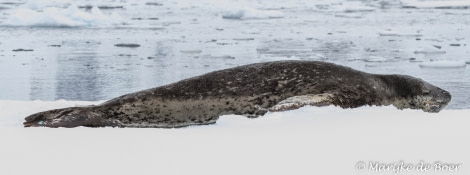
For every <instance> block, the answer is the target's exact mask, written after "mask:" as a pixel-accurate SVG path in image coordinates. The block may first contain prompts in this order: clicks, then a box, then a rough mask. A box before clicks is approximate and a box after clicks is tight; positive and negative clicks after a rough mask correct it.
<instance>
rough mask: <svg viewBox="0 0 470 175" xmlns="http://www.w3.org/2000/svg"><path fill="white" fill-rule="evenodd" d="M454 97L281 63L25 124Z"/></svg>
mask: <svg viewBox="0 0 470 175" xmlns="http://www.w3.org/2000/svg"><path fill="white" fill-rule="evenodd" d="M450 100H451V95H450V93H449V92H447V91H445V90H443V89H441V88H438V87H436V86H433V85H431V84H429V83H427V82H425V81H423V80H421V79H418V78H414V77H411V76H406V75H380V74H370V73H365V72H361V71H357V70H354V69H351V68H349V67H345V66H340V65H336V64H333V63H326V62H318V61H275V62H265V63H256V64H250V65H244V66H239V67H234V68H229V69H224V70H219V71H214V72H211V73H207V74H204V75H201V76H196V77H193V78H189V79H185V80H181V81H178V82H176V83H172V84H168V85H165V86H160V87H156V88H152V89H147V90H143V91H139V92H135V93H130V94H127V95H123V96H120V97H117V98H114V99H111V100H109V101H107V102H104V103H102V104H100V105H96V106H87V107H69V108H64V109H54V110H50V111H45V112H40V113H36V114H33V115H31V116H28V117H26V118H25V120H26V122H24V126H25V127H36V126H44V127H77V126H88V127H105V126H111V127H156V128H177V127H185V126H190V125H206V124H213V123H215V122H216V120H217V119H218V118H219V116H221V115H227V114H238V115H246V116H248V117H257V116H261V115H264V114H265V113H266V112H268V111H271V112H276V111H285V110H292V109H297V108H300V107H302V106H306V105H314V106H324V105H335V106H340V107H342V108H355V107H359V106H364V105H376V106H382V105H394V106H395V107H397V108H398V109H404V108H411V109H421V110H423V111H425V112H439V111H440V110H441V109H442V108H444V107H445V106H446V105H447V104H448V103H449V101H450Z"/></svg>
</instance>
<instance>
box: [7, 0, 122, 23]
mask: <svg viewBox="0 0 470 175" xmlns="http://www.w3.org/2000/svg"><path fill="white" fill-rule="evenodd" d="M37 9H40V10H37ZM121 22H122V18H121V17H120V16H119V15H118V14H117V13H112V14H111V15H104V14H103V13H102V12H101V10H100V9H99V8H98V7H96V6H94V7H93V8H92V9H91V12H85V11H82V10H79V9H78V8H77V6H75V5H70V6H69V7H67V8H58V7H45V8H44V9H42V8H39V7H37V6H36V5H32V4H29V3H28V4H26V5H25V8H19V9H17V10H16V11H15V12H14V13H13V14H12V15H11V16H10V17H9V18H8V19H7V20H5V22H3V23H1V24H0V25H2V26H23V27H97V26H109V25H113V24H118V23H121Z"/></svg>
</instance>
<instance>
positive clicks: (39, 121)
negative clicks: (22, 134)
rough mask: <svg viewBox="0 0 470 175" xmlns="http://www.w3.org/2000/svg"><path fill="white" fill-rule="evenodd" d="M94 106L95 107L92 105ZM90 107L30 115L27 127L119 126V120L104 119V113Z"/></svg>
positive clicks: (25, 124) (27, 119)
mask: <svg viewBox="0 0 470 175" xmlns="http://www.w3.org/2000/svg"><path fill="white" fill-rule="evenodd" d="M91 108H93V107H91ZM91 108H90V107H70V108H64V109H54V110H50V111H44V112H40V113H36V114H33V115H30V116H28V117H26V118H25V120H26V122H24V126H25V127H37V126H43V127H51V128H57V127H66V128H73V127H77V126H88V127H105V126H112V127H115V126H119V125H120V123H119V121H118V120H112V119H104V118H103V117H102V116H103V113H101V112H100V111H99V110H94V109H91Z"/></svg>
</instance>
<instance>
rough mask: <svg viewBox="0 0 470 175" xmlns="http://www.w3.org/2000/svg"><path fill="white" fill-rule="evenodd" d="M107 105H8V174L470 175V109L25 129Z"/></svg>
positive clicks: (322, 111) (3, 134)
mask: <svg viewBox="0 0 470 175" xmlns="http://www.w3.org/2000/svg"><path fill="white" fill-rule="evenodd" d="M99 103H100V102H74V101H52V102H46V101H0V107H1V108H2V109H1V110H0V119H1V120H2V123H1V126H0V138H1V139H2V144H0V148H1V149H0V165H2V168H0V174H9V175H16V174H49V175H50V174H52V175H53V174H64V172H67V173H66V174H72V175H75V174H77V175H83V174H89V173H90V172H93V174H204V175H210V174H237V175H238V174H355V173H356V172H357V171H360V170H356V168H355V166H357V164H360V163H361V162H364V163H366V164H367V163H369V162H372V161H373V162H380V163H388V164H389V163H398V162H400V161H404V162H407V163H413V164H418V163H419V162H421V161H424V162H426V163H434V162H437V161H439V162H446V163H453V164H460V165H461V169H459V170H458V172H457V174H468V173H469V172H470V170H469V169H468V168H467V167H466V165H468V164H469V163H470V158H469V157H468V156H466V154H465V153H466V152H467V150H468V147H469V146H470V144H469V143H470V142H468V139H466V138H468V137H469V136H470V128H469V127H468V126H467V125H468V123H469V120H470V119H469V118H468V116H469V114H470V110H468V109H465V110H443V111H441V112H440V113H437V114H435V113H425V112H422V111H418V110H397V109H395V108H394V107H391V106H388V107H361V108H356V109H340V108H337V107H332V106H329V107H304V108H301V109H298V110H293V111H287V112H278V113H268V114H267V115H265V116H264V117H261V118H257V119H247V118H244V117H242V116H236V115H227V116H223V117H221V119H219V121H218V122H217V124H215V125H209V126H197V127H188V128H181V129H134V128H83V127H80V128H74V129H64V128H58V129H50V128H22V127H21V123H20V121H21V120H22V119H23V117H25V116H27V115H29V114H31V113H34V112H38V111H42V110H46V109H52V108H60V107H66V106H76V105H90V104H99ZM5 121H7V125H5V123H4V122H5ZM361 172H364V173H363V174H376V173H374V172H370V171H369V170H365V171H361ZM431 172H434V170H432V171H430V173H431ZM390 174H393V173H390ZM431 174H432V173H431ZM444 174H446V173H444ZM448 174H450V173H448Z"/></svg>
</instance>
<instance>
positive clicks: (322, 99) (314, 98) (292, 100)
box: [268, 94, 333, 112]
mask: <svg viewBox="0 0 470 175" xmlns="http://www.w3.org/2000/svg"><path fill="white" fill-rule="evenodd" d="M332 99H333V94H307V95H300V96H293V97H289V98H287V99H285V100H282V101H280V102H279V103H278V104H276V105H274V106H273V107H271V108H269V109H268V111H270V112H279V111H288V110H293V109H299V108H301V107H303V106H307V105H310V106H328V105H330V104H332V103H331V102H332Z"/></svg>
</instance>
